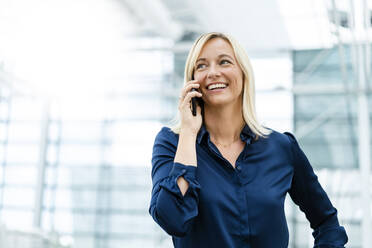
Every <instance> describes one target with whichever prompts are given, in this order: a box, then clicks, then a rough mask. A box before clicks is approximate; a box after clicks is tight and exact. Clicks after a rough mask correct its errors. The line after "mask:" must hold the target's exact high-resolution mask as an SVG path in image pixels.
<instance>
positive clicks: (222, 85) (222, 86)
mask: <svg viewBox="0 0 372 248" xmlns="http://www.w3.org/2000/svg"><path fill="white" fill-rule="evenodd" d="M226 87H227V86H226V84H212V85H209V86H208V90H213V89H215V88H226Z"/></svg>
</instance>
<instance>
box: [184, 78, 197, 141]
mask: <svg viewBox="0 0 372 248" xmlns="http://www.w3.org/2000/svg"><path fill="white" fill-rule="evenodd" d="M199 83H200V80H191V81H189V82H187V83H186V85H185V86H184V87H183V89H182V91H181V96H180V100H179V104H178V110H179V111H180V118H181V131H187V132H191V134H194V135H195V136H196V135H197V133H198V132H199V129H200V127H201V124H202V115H201V107H200V106H199V104H196V106H197V107H196V116H193V115H192V111H191V99H192V98H193V97H201V96H202V94H201V93H200V92H199V91H191V89H192V88H196V89H199V87H200V84H199Z"/></svg>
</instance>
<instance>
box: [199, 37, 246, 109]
mask: <svg viewBox="0 0 372 248" xmlns="http://www.w3.org/2000/svg"><path fill="white" fill-rule="evenodd" d="M194 78H195V79H201V82H200V91H201V93H202V94H203V100H204V102H205V104H206V105H227V104H230V103H236V102H237V101H239V104H240V103H241V99H242V91H243V72H242V70H241V69H240V66H239V64H238V62H237V60H236V58H235V55H234V51H233V48H232V47H231V45H230V43H229V42H227V41H226V40H224V39H222V38H213V39H211V40H209V41H208V42H206V43H205V45H204V47H203V48H202V50H201V52H200V54H199V56H198V58H197V60H196V63H195V66H194Z"/></svg>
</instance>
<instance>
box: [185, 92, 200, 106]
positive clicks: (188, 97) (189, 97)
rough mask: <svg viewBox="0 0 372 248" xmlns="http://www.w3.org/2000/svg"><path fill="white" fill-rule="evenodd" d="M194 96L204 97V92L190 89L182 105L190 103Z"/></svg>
mask: <svg viewBox="0 0 372 248" xmlns="http://www.w3.org/2000/svg"><path fill="white" fill-rule="evenodd" d="M193 97H202V93H200V92H199V91H190V92H189V93H187V95H186V96H185V98H184V100H183V102H182V105H185V104H190V101H191V98H193Z"/></svg>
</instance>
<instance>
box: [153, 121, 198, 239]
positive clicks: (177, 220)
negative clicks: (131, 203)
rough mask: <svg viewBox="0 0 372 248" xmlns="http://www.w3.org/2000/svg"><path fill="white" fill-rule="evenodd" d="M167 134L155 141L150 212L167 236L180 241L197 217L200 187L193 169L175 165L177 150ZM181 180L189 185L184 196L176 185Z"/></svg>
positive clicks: (163, 130) (162, 133) (167, 131)
mask: <svg viewBox="0 0 372 248" xmlns="http://www.w3.org/2000/svg"><path fill="white" fill-rule="evenodd" d="M170 132H171V131H170V130H169V129H168V128H165V127H164V128H163V129H162V130H161V131H160V132H159V133H158V135H157V136H156V138H155V142H154V146H153V153H152V173H151V176H152V185H153V186H152V193H151V202H150V208H149V212H150V214H151V216H152V217H153V219H154V220H155V221H156V223H158V224H159V225H160V226H161V227H162V228H163V229H164V230H165V231H166V232H167V233H168V234H169V235H172V236H178V237H182V236H185V235H186V233H187V232H188V230H189V229H190V227H191V225H192V223H193V220H194V219H195V217H196V216H197V215H198V201H199V197H198V196H199V189H200V185H199V183H198V182H197V181H196V178H195V173H196V167H195V166H191V165H189V166H188V165H184V164H182V163H177V162H174V157H175V153H176V150H177V147H176V145H175V144H174V143H175V142H172V140H175V137H173V135H172V134H171V133H170ZM180 176H183V178H184V179H185V180H186V181H187V182H188V183H189V187H188V189H187V191H186V193H185V195H184V196H183V195H182V193H181V191H180V189H179V187H178V185H177V179H178V178H179V177H180Z"/></svg>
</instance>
